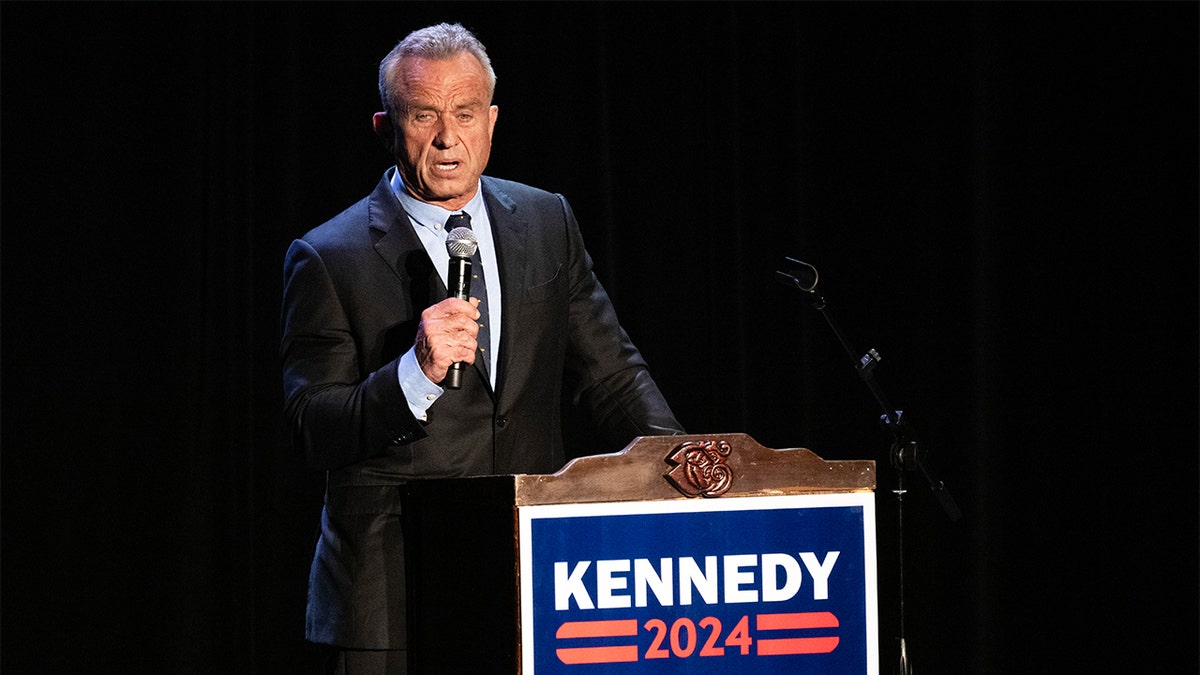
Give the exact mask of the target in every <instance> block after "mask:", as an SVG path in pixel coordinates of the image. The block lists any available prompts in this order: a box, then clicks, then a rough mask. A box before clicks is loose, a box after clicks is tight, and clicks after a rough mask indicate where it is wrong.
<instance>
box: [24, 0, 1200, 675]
mask: <svg viewBox="0 0 1200 675" xmlns="http://www.w3.org/2000/svg"><path fill="white" fill-rule="evenodd" d="M1197 8H1198V5H1197V3H1194V2H1180V3H1166V4H1159V3H1134V4H1124V3H1109V2H1104V3H1011V4H991V3H913V4H909V3H887V4H868V3H838V4H824V3H800V4H788V3H769V4H755V3H729V4H726V3H720V2H711V3H671V4H649V3H629V4H607V3H574V4H554V3H534V4H519V3H494V4H465V5H464V4H456V3H399V2H397V3H371V4H361V5H356V4H342V3H329V4H325V3H303V4H287V3H217V4H185V3H121V4H65V3H21V2H4V3H3V5H2V7H0V12H2V15H0V25H2V28H3V35H2V41H0V44H2V46H3V58H2V60H0V66H2V71H0V73H2V75H0V77H2V80H0V83H2V87H3V95H2V98H0V100H2V106H3V107H2V113H0V121H2V123H3V127H2V131H0V134H2V135H0V144H2V146H0V147H2V150H3V159H2V168H3V188H2V198H0V205H2V208H3V210H2V223H3V233H2V240H0V241H2V251H3V261H2V272H3V277H2V286H0V288H2V293H3V296H2V299H3V316H2V322H0V325H2V328H3V346H2V357H3V374H2V380H0V381H2V390H0V397H2V401H3V411H2V428H3V440H2V442H3V445H2V453H3V454H2V458H3V465H2V477H3V488H2V495H3V513H2V521H0V531H2V535H3V539H2V552H3V567H2V575H3V589H2V596H0V599H2V601H3V619H2V628H3V636H2V644H0V655H2V663H0V665H2V668H3V670H4V672H6V673H22V672H38V673H47V672H110V671H114V670H115V671H124V672H155V673H159V672H178V673H190V672H196V673H216V672H221V673H233V672H256V673H299V672H310V670H311V669H310V668H309V667H308V664H307V663H306V659H308V658H309V657H310V656H311V653H310V651H309V650H308V648H306V646H305V645H304V644H303V640H302V636H303V607H304V595H305V585H306V579H307V572H308V563H309V556H310V554H311V549H312V545H313V541H314V537H315V534H316V524H317V523H316V520H317V515H318V512H319V508H320V497H321V489H322V477H321V475H319V474H314V473H312V472H309V471H308V470H306V469H305V468H304V467H303V466H302V465H301V463H300V461H299V459H298V457H297V456H296V455H294V454H293V453H292V452H291V450H290V449H289V447H288V442H287V436H286V433H285V430H284V427H283V423H282V415H281V407H282V403H281V398H282V395H281V389H282V386H281V383H280V373H279V359H278V355H277V351H278V312H279V302H280V287H281V277H282V273H281V269H282V261H283V254H284V251H285V250H286V248H287V245H288V243H289V242H290V241H291V240H292V239H293V238H294V237H297V236H299V235H300V234H302V233H303V232H304V231H305V230H307V229H309V228H311V227H313V226H315V225H317V224H319V223H320V222H322V221H323V220H325V219H327V218H328V217H330V216H332V215H334V214H335V213H337V212H338V211H340V210H341V209H342V208H344V207H346V206H348V205H349V204H350V203H352V202H353V201H355V200H357V199H359V198H360V197H362V196H364V195H365V194H366V193H367V192H368V191H369V190H371V188H372V187H373V186H374V185H375V183H376V181H377V180H378V178H379V176H380V174H381V173H382V172H383V170H384V168H385V167H386V165H387V164H388V159H389V158H388V156H387V155H386V153H385V152H384V151H383V150H382V148H381V147H380V145H379V143H378V142H377V140H376V139H375V137H374V136H373V135H372V132H371V126H370V118H371V114H372V113H373V112H374V111H375V110H377V109H378V108H379V103H378V98H377V95H376V92H375V83H376V68H377V64H378V61H379V59H380V58H381V57H382V56H383V55H384V54H385V53H386V52H387V51H388V50H389V49H390V48H391V46H392V45H393V44H394V43H395V42H396V41H397V40H399V39H400V38H401V37H402V36H403V35H405V34H406V33H407V32H409V31H410V30H412V29H415V28H418V27H420V26H422V25H426V24H428V23H432V22H436V21H441V20H451V21H462V22H464V23H465V24H466V25H467V26H468V27H470V28H472V29H474V30H475V31H476V32H477V34H478V35H479V36H480V37H481V39H482V40H483V41H484V42H485V44H487V45H488V47H489V51H490V53H491V55H492V58H493V61H494V64H495V67H496V70H497V72H498V75H499V86H498V89H497V95H496V96H497V99H496V102H497V104H498V105H499V106H500V118H499V122H498V125H497V136H496V139H495V146H494V149H493V154H492V156H493V161H492V163H491V166H490V168H489V173H491V174H493V175H497V176H502V177H506V178H511V179H516V180H521V181H524V182H528V183H532V184H535V185H538V186H541V187H545V188H548V189H551V190H554V191H559V192H562V193H564V194H565V195H567V196H568V198H570V200H571V202H572V205H573V206H574V208H575V211H576V213H577V215H578V216H579V219H580V221H581V223H582V227H583V230H584V235H585V238H586V239H587V241H588V243H589V247H590V249H591V251H592V253H593V256H594V257H595V259H596V267H597V271H598V274H599V275H600V277H601V279H602V281H603V282H604V283H605V284H606V286H607V287H608V289H609V290H610V292H611V294H612V296H613V298H614V301H615V303H616V305H617V309H618V311H619V313H620V315H621V317H622V319H623V321H624V323H625V325H626V327H627V329H628V330H629V332H630V333H631V335H632V336H633V338H634V340H635V341H636V342H637V344H638V345H639V347H641V349H642V351H643V352H644V354H645V356H646V357H647V359H648V360H649V362H650V364H651V367H652V369H653V371H654V373H655V375H656V377H657V380H658V382H659V384H660V386H661V387H662V389H663V390H664V392H665V393H666V395H667V396H668V398H669V399H670V401H671V402H672V405H673V407H674V409H675V411H676V413H677V415H678V417H679V418H680V420H681V421H682V422H683V423H684V424H685V425H686V426H687V428H688V429H689V430H690V431H693V432H734V431H737V432H746V433H748V434H750V435H751V436H753V437H754V438H755V439H756V440H758V441H759V442H760V443H762V444H764V445H766V446H768V447H776V448H786V447H808V448H811V449H813V450H814V451H815V452H817V453H818V454H819V455H821V456H823V457H825V458H826V459H875V460H877V461H879V463H880V464H879V469H880V472H879V473H880V490H879V493H878V494H879V499H878V501H879V504H880V513H879V518H880V546H881V549H882V557H881V560H880V574H881V580H880V586H881V589H880V592H881V596H882V600H881V602H882V605H881V608H880V613H881V621H882V626H881V638H882V642H883V643H884V646H883V654H884V663H883V666H882V672H884V673H889V672H891V670H892V665H893V663H892V659H893V652H892V647H893V645H892V644H891V642H892V639H891V638H892V637H893V636H894V635H895V634H896V632H895V631H896V628H895V616H896V610H895V604H894V603H895V599H896V584H895V574H894V572H895V569H894V553H895V542H896V536H895V535H896V528H895V522H894V509H893V507H894V499H893V498H892V495H891V493H890V492H889V488H890V487H891V486H892V485H893V484H894V476H893V473H892V471H891V470H890V468H889V467H888V462H887V450H888V443H889V439H888V437H887V435H886V434H885V433H884V432H883V430H881V429H880V427H879V426H878V424H877V418H878V416H879V413H880V408H879V407H878V405H877V404H876V403H875V401H874V399H872V398H871V396H870V393H869V391H868V390H867V388H866V387H864V386H863V385H862V383H861V382H859V380H858V378H857V376H856V375H855V373H854V370H853V364H852V362H851V360H850V358H849V355H848V354H847V353H846V352H845V351H844V350H843V349H842V346H841V345H840V344H839V343H838V342H837V340H836V339H835V338H834V337H833V334H832V332H831V331H830V330H829V328H828V326H827V325H826V324H825V322H824V320H823V319H822V317H821V315H820V314H819V313H817V312H815V311H813V310H812V309H811V308H810V307H809V306H808V305H807V303H806V302H805V301H804V300H803V299H802V298H800V297H798V296H797V295H795V294H792V293H789V292H788V291H787V289H784V288H783V287H782V286H780V285H778V284H775V283H774V282H773V280H772V274H773V272H774V270H775V269H777V268H778V266H779V263H780V261H781V260H782V258H783V256H785V255H790V256H795V257H800V258H803V259H805V260H807V261H808V262H811V263H813V264H814V265H816V266H817V267H818V268H819V269H820V271H821V275H822V276H821V279H822V281H821V287H822V288H823V289H824V292H825V295H826V297H827V299H828V300H829V310H830V313H831V315H832V316H833V317H835V318H836V319H837V320H838V322H839V323H840V324H841V327H842V329H843V331H844V333H845V334H846V336H847V337H848V339H849V340H850V342H851V343H852V344H853V348H854V349H855V350H858V351H863V352H865V351H866V349H868V348H875V349H877V350H879V352H880V353H881V354H882V356H883V360H882V362H881V363H880V366H879V368H878V369H877V371H876V373H877V378H878V382H879V383H880V385H881V387H882V388H883V390H884V391H885V392H886V393H887V394H888V396H889V397H890V398H891V400H892V403H893V404H894V405H895V406H896V407H898V408H901V409H903V410H905V411H906V416H907V417H909V418H910V419H911V420H912V422H913V424H914V428H915V429H916V431H917V437H918V438H919V440H920V441H921V442H922V446H923V447H924V448H926V449H928V450H929V451H930V452H931V453H932V463H931V466H932V467H933V468H934V471H935V473H936V474H937V476H939V477H940V478H942V479H944V480H945V482H946V484H947V486H948V487H949V489H950V492H951V494H952V495H953V496H954V497H955V498H956V499H957V501H958V503H959V505H960V506H961V507H962V509H963V512H964V518H963V519H962V520H961V521H960V522H957V523H953V522H950V521H949V519H947V518H946V517H945V515H944V514H943V513H942V512H941V510H940V509H939V508H938V506H937V504H936V502H935V501H934V500H933V499H932V497H931V495H930V493H929V491H928V490H926V489H925V488H924V485H923V484H922V483H920V482H918V481H917V480H916V478H915V477H914V478H913V480H912V482H911V483H910V487H912V488H913V490H912V491H911V492H910V493H909V496H908V498H907V500H906V502H905V513H904V515H905V527H904V535H905V536H904V543H905V553H906V562H907V565H906V567H905V572H906V586H905V597H906V600H907V611H906V616H907V619H908V625H907V635H908V641H909V652H910V657H911V660H912V662H913V664H914V666H915V669H916V672H918V673H985V672H986V673H1032V672H1046V673H1058V672H1108V673H1127V672H1166V671H1167V670H1172V671H1174V670H1176V669H1178V668H1180V667H1181V666H1182V670H1183V671H1186V670H1188V669H1189V665H1190V666H1193V667H1194V666H1195V665H1196V664H1197V642H1196V636H1197V633H1198V621H1197V618H1198V617H1197V612H1198V610H1197V595H1198V591H1197V569H1198V560H1197V552H1198V549H1200V532H1198V531H1197V520H1198V519H1197V515H1198V511H1200V509H1198V506H1200V502H1198V499H1197V488H1196V485H1197V478H1198V468H1197V455H1198V451H1200V443H1198V434H1197V432H1198V423H1197V417H1198V416H1197V412H1198V401H1197V391H1198V349H1197V345H1198V343H1197V317H1198V301H1197V288H1198V280H1200V275H1198V270H1197V259H1198V256H1197V253H1198V246H1200V244H1198V237H1197V232H1198V222H1200V219H1198V214H1197V202H1198V197H1197V181H1198V177H1197V156H1198V141H1197V124H1198V114H1197V90H1198V83H1200V80H1198V74H1197V63H1198V61H1200V58H1198V50H1197V25H1198V20H1197V19H1198V17H1197ZM1176 664H1179V665H1176Z"/></svg>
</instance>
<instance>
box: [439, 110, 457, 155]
mask: <svg viewBox="0 0 1200 675" xmlns="http://www.w3.org/2000/svg"><path fill="white" fill-rule="evenodd" d="M457 143H458V134H457V133H456V132H455V130H454V123H453V120H451V119H450V118H449V117H447V116H445V115H442V116H440V117H439V118H438V127H437V133H436V134H434V136H433V145H434V146H435V147H437V148H452V147H454V146H455V145H456V144H457Z"/></svg>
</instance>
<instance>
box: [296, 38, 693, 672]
mask: <svg viewBox="0 0 1200 675" xmlns="http://www.w3.org/2000/svg"><path fill="white" fill-rule="evenodd" d="M495 82H496V78H495V74H494V72H493V70H492V66H491V62H490V60H489V58H488V56H487V53H486V51H485V50H484V47H483V45H482V44H480V42H479V41H478V40H477V39H476V38H475V36H474V35H472V34H471V33H470V32H469V31H467V30H466V29H464V28H463V27H462V26H458V25H447V24H441V25H437V26H432V27H429V28H425V29H421V30H418V31H416V32H414V33H412V34H411V35H409V36H408V37H406V38H405V39H404V40H402V41H401V42H400V43H399V44H398V45H397V46H396V48H395V49H393V50H392V52H391V53H390V54H388V55H387V57H386V58H384V60H383V61H382V63H381V64H380V69H379V88H380V95H381V97H382V99H383V106H384V112H380V113H376V114H375V116H374V120H373V123H374V129H375V131H376V133H377V134H378V135H379V137H380V138H381V139H382V140H383V142H384V144H385V145H386V146H387V148H388V149H389V150H390V152H391V153H392V155H393V156H394V158H395V167H394V168H389V169H388V170H387V172H386V173H385V174H384V176H383V178H382V180H381V181H380V182H379V184H378V185H377V186H376V188H375V190H374V191H373V192H372V193H371V194H370V195H369V196H367V197H366V198H365V199H363V200H362V201H360V202H358V203H357V204H354V205H353V206H351V207H350V208H349V209H347V210H346V211H344V212H343V213H341V214H339V215H338V216H336V217H334V218H333V219H332V220H330V221H328V222H326V223H324V224H323V225H321V226H319V227H317V228H315V229H313V230H312V231H310V232H308V233H307V234H305V235H304V236H303V238H301V239H298V240H296V241H295V242H294V243H293V244H292V246H291V248H290V249H289V250H288V253H287V258H286V261H285V267H284V272H285V289H284V301H283V317H282V322H283V339H282V347H281V349H282V356H283V363H284V388H285V395H286V401H285V407H286V413H287V418H288V421H289V425H290V428H291V430H292V434H293V438H294V444H295V445H296V447H297V448H299V449H301V450H302V451H303V453H304V456H305V457H306V459H307V461H308V462H309V464H310V465H311V466H312V467H314V468H316V469H320V470H323V471H327V472H328V473H327V489H326V495H325V508H324V512H323V514H322V520H321V536H320V540H319V541H318V543H317V548H316V554H315V556H314V559H313V564H312V570H311V574H310V580H309V604H308V620H307V636H308V639H309V640H311V641H313V642H316V643H318V644H321V645H325V646H327V650H328V657H329V659H328V669H329V672H346V671H352V672H359V671H363V672H390V673H403V672H405V669H406V666H405V663H406V649H407V644H406V632H407V623H406V621H407V620H408V619H409V617H407V616H406V605H405V578H404V535H403V528H402V521H401V515H400V494H401V493H400V486H401V485H403V484H404V483H405V482H407V481H411V480H417V479H421V478H444V477H457V476H475V475H486V474H509V473H549V472H553V471H556V470H558V469H559V468H560V467H561V466H562V464H563V463H564V461H565V453H564V448H563V447H562V446H563V442H562V427H561V414H562V412H563V411H562V402H563V401H564V400H567V401H574V402H576V404H577V405H578V406H580V408H581V409H582V411H583V412H584V413H586V414H587V416H588V417H589V418H590V420H591V421H592V423H593V424H594V426H595V428H596V430H597V433H598V434H599V435H600V436H601V437H602V438H603V439H605V442H606V444H607V447H610V448H612V449H613V450H616V449H620V448H621V447H623V446H624V445H626V444H627V443H628V442H629V441H631V440H633V439H634V438H635V437H636V436H640V435H652V434H677V433H683V430H682V427H681V426H680V424H679V422H677V421H676V419H675V417H674V415H673V414H672V412H671V409H670V407H669V406H668V405H667V403H666V401H665V400H664V398H663V396H662V394H661V393H660V391H659V389H658V386H657V385H656V384H655V382H654V380H653V379H652V378H651V377H650V374H649V372H648V371H647V368H646V363H645V361H644V360H643V359H642V356H641V354H640V353H639V352H638V350H637V349H636V347H634V345H633V344H632V343H631V342H630V340H629V337H628V335H627V334H626V332H625V331H624V329H622V328H621V326H620V324H619V323H618V321H617V317H616V313H615V312H614V310H613V307H612V303H611V302H610V300H609V298H608V296H607V294H606V293H605V291H604V289H603V288H602V287H601V285H600V283H599V281H598V280H597V279H596V276H595V274H594V273H593V272H592V261H591V258H590V256H589V255H588V253H587V251H586V250H585V249H584V245H583V240H582V237H581V235H580V232H579V227H578V225H577V223H576V221H575V216H574V214H573V213H572V212H571V208H570V206H569V205H568V204H567V201H566V200H565V199H564V198H563V197H562V196H560V195H556V194H551V193H549V192H546V191H543V190H539V189H536V188H532V187H529V186H527V185H522V184H520V183H515V182H511V181H505V180H499V179H496V178H492V177H489V176H484V175H483V171H484V169H485V167H486V166H487V162H488V156H489V154H490V151H491V140H492V133H493V131H494V129H495V125H496V118H497V114H498V109H497V107H496V106H495V105H493V104H492V95H493V92H494V89H495ZM458 227H468V228H470V230H471V231H472V232H473V233H474V235H475V236H474V238H475V239H476V240H477V242H478V252H477V254H476V258H475V259H474V264H473V266H472V272H473V274H472V278H471V282H470V291H471V295H472V296H473V297H471V298H470V300H464V299H460V298H459V297H447V296H448V291H447V283H448V278H447V276H448V272H447V268H448V263H449V261H450V254H449V253H448V252H447V249H446V236H447V230H449V229H457V228H458ZM456 363H457V364H463V365H464V370H465V372H464V376H463V377H462V382H461V385H458V386H457V388H452V387H450V386H443V385H444V384H446V383H445V382H444V380H445V379H446V377H447V372H448V370H449V369H450V368H451V366H452V364H456ZM414 620H420V617H414Z"/></svg>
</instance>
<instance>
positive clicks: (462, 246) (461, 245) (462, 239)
mask: <svg viewBox="0 0 1200 675" xmlns="http://www.w3.org/2000/svg"><path fill="white" fill-rule="evenodd" d="M478 248H479V240H477V239H476V238H475V233H474V232H472V231H471V228H469V227H456V228H454V229H453V230H450V233H449V234H447V235H446V251H447V252H448V253H449V254H450V257H451V258H470V257H471V256H473V255H475V251H476V249H478Z"/></svg>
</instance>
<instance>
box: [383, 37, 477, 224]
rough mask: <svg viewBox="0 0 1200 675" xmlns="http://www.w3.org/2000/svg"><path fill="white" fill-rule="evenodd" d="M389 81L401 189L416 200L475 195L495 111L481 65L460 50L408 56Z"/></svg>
mask: <svg viewBox="0 0 1200 675" xmlns="http://www.w3.org/2000/svg"><path fill="white" fill-rule="evenodd" d="M395 86H397V87H398V90H399V93H400V104H401V108H400V109H399V110H397V111H396V117H397V119H395V120H394V125H395V126H394V133H395V136H394V138H393V141H394V145H393V148H394V152H395V155H396V166H397V167H398V168H399V171H400V176H401V177H402V178H403V179H404V186H405V188H407V189H408V191H409V192H410V193H411V194H412V195H413V196H414V197H416V198H417V199H420V200H421V201H424V202H430V203H433V204H437V205H439V206H442V207H445V208H447V209H450V210H456V209H459V208H462V207H463V206H465V205H466V203H467V202H468V201H470V199H471V197H473V196H474V195H475V190H476V189H477V187H478V185H479V176H480V175H482V174H483V170H484V168H485V167H486V166H487V163H488V157H489V155H490V154H491V150H492V129H493V128H495V126H496V114H497V112H498V111H497V108H496V106H494V105H490V103H491V98H490V96H489V94H488V80H487V75H486V73H485V71H484V69H483V66H482V65H480V63H479V61H478V60H477V59H476V58H475V57H474V56H471V55H470V54H465V53H464V54H459V55H457V56H455V57H453V58H451V59H446V60H430V59H421V58H416V59H408V60H407V61H405V62H404V63H402V64H401V66H400V68H399V71H398V73H397V80H396V84H395ZM379 123H380V120H379V119H377V120H376V125H377V126H376V129H377V130H378V128H379V127H378V124H379Z"/></svg>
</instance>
